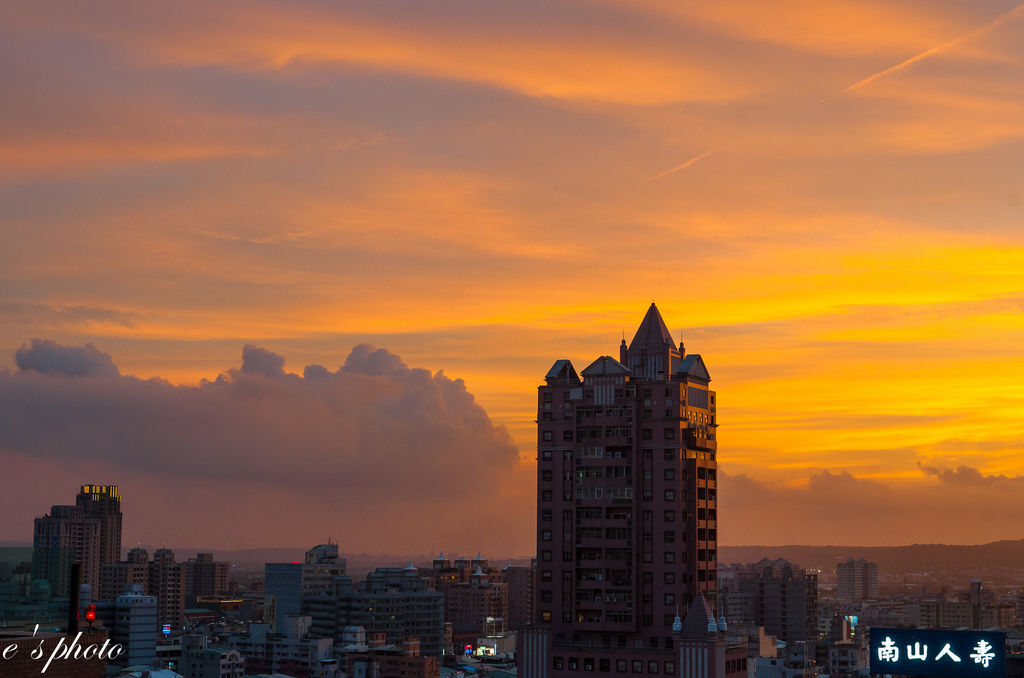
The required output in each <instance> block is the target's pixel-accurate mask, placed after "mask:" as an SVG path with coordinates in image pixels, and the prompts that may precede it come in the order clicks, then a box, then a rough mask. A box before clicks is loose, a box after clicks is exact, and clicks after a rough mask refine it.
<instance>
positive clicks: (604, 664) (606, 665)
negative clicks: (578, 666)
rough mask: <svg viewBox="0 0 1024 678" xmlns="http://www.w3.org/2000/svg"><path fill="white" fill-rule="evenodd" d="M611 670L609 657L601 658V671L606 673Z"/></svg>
mask: <svg viewBox="0 0 1024 678" xmlns="http://www.w3.org/2000/svg"><path fill="white" fill-rule="evenodd" d="M611 670H612V662H611V660H610V659H602V660H601V668H600V671H601V673H608V672H610V671H611Z"/></svg>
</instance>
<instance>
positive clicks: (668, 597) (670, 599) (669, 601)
mask: <svg viewBox="0 0 1024 678" xmlns="http://www.w3.org/2000/svg"><path fill="white" fill-rule="evenodd" d="M665 604H666V605H675V604H676V596H675V594H674V593H666V594H665Z"/></svg>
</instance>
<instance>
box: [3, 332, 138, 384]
mask: <svg viewBox="0 0 1024 678" xmlns="http://www.w3.org/2000/svg"><path fill="white" fill-rule="evenodd" d="M14 362H15V364H16V365H17V366H18V369H19V370H34V371H36V372H39V373H41V374H63V375H65V376H68V377H110V376H118V375H119V374H120V372H119V371H118V369H117V366H116V365H115V364H114V361H113V359H112V358H111V357H110V354H109V353H104V352H102V351H100V350H99V349H97V348H96V347H95V346H93V345H92V344H86V345H85V346H61V345H60V344H58V343H57V342H55V341H50V340H49V339H33V340H32V342H31V343H30V344H22V346H21V348H19V349H18V350H17V352H16V353H15V354H14Z"/></svg>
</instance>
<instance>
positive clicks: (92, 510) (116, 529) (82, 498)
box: [75, 485, 121, 563]
mask: <svg viewBox="0 0 1024 678" xmlns="http://www.w3.org/2000/svg"><path fill="white" fill-rule="evenodd" d="M75 504H76V505H77V506H78V507H79V508H81V509H82V512H83V513H84V514H85V517H86V518H96V519H97V520H99V525H100V543H99V551H100V562H101V563H116V562H119V561H120V560H121V495H120V493H118V491H117V485H82V488H81V490H80V491H79V493H78V496H76V497H75Z"/></svg>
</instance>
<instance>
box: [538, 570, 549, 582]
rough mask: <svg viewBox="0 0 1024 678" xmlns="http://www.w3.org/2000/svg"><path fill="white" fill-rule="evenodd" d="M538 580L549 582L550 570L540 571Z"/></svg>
mask: <svg viewBox="0 0 1024 678" xmlns="http://www.w3.org/2000/svg"><path fill="white" fill-rule="evenodd" d="M540 580H541V581H551V570H541V571H540Z"/></svg>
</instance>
